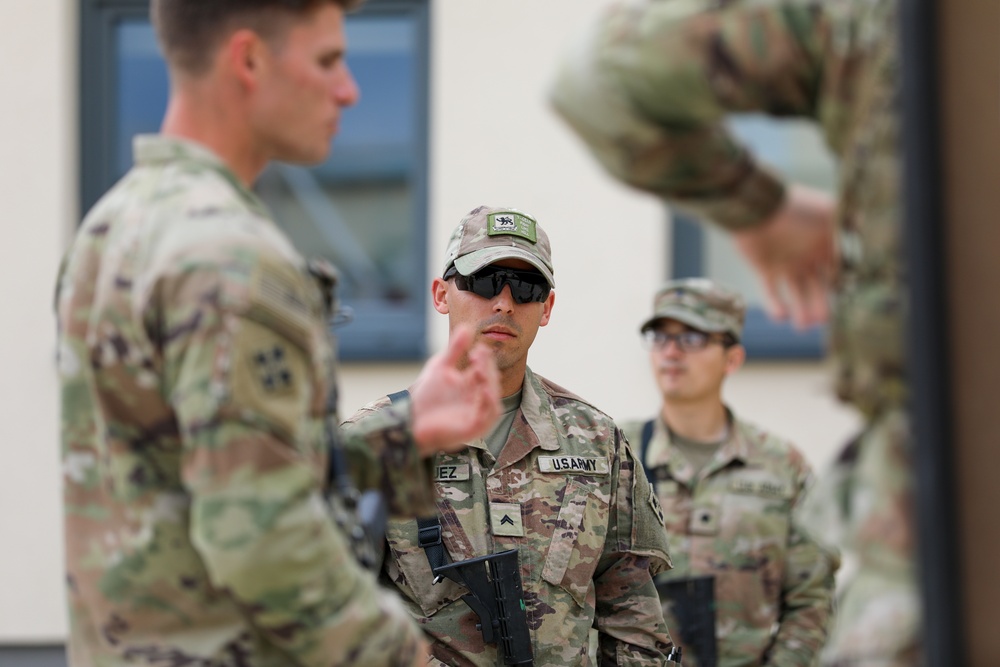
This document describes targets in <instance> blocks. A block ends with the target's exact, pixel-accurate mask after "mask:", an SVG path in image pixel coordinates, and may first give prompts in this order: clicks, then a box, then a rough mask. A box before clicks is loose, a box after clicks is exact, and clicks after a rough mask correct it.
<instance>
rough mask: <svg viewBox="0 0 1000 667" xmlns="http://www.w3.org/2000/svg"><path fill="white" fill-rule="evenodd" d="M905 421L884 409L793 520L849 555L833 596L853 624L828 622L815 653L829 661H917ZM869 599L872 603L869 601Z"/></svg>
mask: <svg viewBox="0 0 1000 667" xmlns="http://www.w3.org/2000/svg"><path fill="white" fill-rule="evenodd" d="M909 441H910V434H909V426H908V419H907V415H906V413H905V411H903V410H902V409H896V410H890V411H886V412H885V413H883V414H880V415H879V416H878V417H877V418H876V419H874V420H873V421H872V422H871V423H870V424H869V425H868V427H867V428H866V429H865V431H864V432H863V433H862V434H861V435H860V436H859V437H858V438H857V439H856V440H855V441H854V442H852V443H851V444H850V445H849V446H848V447H847V448H846V449H845V450H844V452H843V453H842V454H841V456H840V458H839V460H838V461H837V462H836V464H835V465H834V466H833V469H832V470H831V472H830V473H829V474H827V475H824V476H823V478H822V479H821V480H820V481H819V483H818V485H817V487H815V488H814V490H813V491H812V492H810V493H809V494H807V495H806V497H805V499H804V501H803V502H802V505H801V507H800V509H799V511H798V516H797V518H798V519H799V521H800V523H801V525H804V526H816V527H818V528H819V530H817V531H815V532H816V536H817V537H821V538H822V539H823V540H825V541H827V542H830V543H833V542H836V543H838V544H841V545H843V546H844V547H845V548H847V549H849V550H850V551H851V552H852V553H854V554H855V559H856V561H857V562H856V563H855V566H856V567H857V574H856V576H855V577H854V579H853V581H852V582H851V584H850V586H849V587H848V588H847V590H846V591H845V592H844V594H843V595H842V596H841V599H840V601H839V607H838V614H841V615H843V616H845V617H847V618H850V619H854V622H852V623H849V624H845V623H841V624H837V625H835V626H834V627H835V629H836V632H834V633H833V634H832V635H831V637H830V639H829V641H828V643H827V646H826V648H825V649H824V651H823V658H824V659H823V664H825V665H832V666H833V667H909V666H911V665H922V664H923V663H922V662H921V660H920V653H919V651H918V645H917V644H916V642H914V639H913V638H914V637H916V636H917V635H918V633H919V632H920V631H921V627H920V622H921V620H920V596H919V594H918V592H917V590H916V589H915V587H914V586H913V585H912V580H913V578H914V577H915V573H914V571H913V562H912V560H911V559H910V558H909V557H908V554H910V553H911V552H912V551H913V549H914V548H915V545H914V544H913V540H914V539H915V536H914V535H913V531H912V530H910V528H909V525H910V521H911V520H912V516H913V508H912V506H911V505H910V502H909V498H910V497H911V495H912V492H913V489H912V485H913V478H912V476H911V475H910V474H909V473H908V471H909V469H910V459H909V456H910V451H909V446H908V443H909ZM873 601H874V602H873Z"/></svg>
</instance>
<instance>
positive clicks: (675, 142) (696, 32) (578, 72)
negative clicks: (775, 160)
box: [550, 0, 842, 229]
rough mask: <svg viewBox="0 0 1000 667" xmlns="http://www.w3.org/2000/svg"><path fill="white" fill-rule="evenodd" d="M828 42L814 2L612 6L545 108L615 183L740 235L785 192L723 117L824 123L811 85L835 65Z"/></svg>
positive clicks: (823, 17) (706, 0)
mask: <svg viewBox="0 0 1000 667" xmlns="http://www.w3.org/2000/svg"><path fill="white" fill-rule="evenodd" d="M841 4H842V3H841ZM720 6H721V7H722V8H721V9H720ZM831 32H832V30H831V26H830V20H829V18H828V16H827V14H826V13H825V11H824V9H823V7H822V5H821V4H820V3H815V2H802V1H799V2H796V1H795V0H773V1H767V0H765V1H763V2H739V1H735V2H727V3H719V2H717V1H716V0H692V1H690V2H680V1H666V0H659V1H649V0H647V1H645V2H641V1H640V2H628V3H625V2H621V3H619V4H616V5H614V6H612V7H611V8H609V10H608V11H607V14H606V15H605V16H604V17H602V20H601V21H599V22H598V23H597V24H595V26H594V28H593V30H592V31H591V32H590V33H589V34H587V35H586V36H585V37H584V39H583V40H581V41H580V42H579V43H578V44H576V45H575V48H573V49H572V50H571V51H570V52H569V53H568V54H567V57H566V58H565V60H564V62H563V63H562V64H561V67H560V69H559V72H558V74H557V77H556V80H555V82H554V85H553V87H552V89H551V92H550V98H551V102H552V104H553V106H554V108H555V110H556V111H557V113H558V114H560V115H561V116H562V117H563V118H564V119H565V120H566V121H567V122H568V123H569V125H570V126H571V127H572V128H573V129H574V130H575V131H576V132H577V133H578V134H579V135H580V136H581V137H582V138H583V139H584V141H585V142H586V143H587V144H588V146H589V148H590V149H591V150H592V152H593V153H594V154H595V156H596V157H597V159H598V160H599V161H600V162H601V164H602V165H603V166H604V167H605V168H606V169H607V170H608V171H609V172H611V174H612V175H614V176H615V177H617V178H619V179H620V180H622V181H625V182H626V183H629V184H630V185H632V186H634V187H637V188H640V189H642V190H645V191H648V192H651V193H653V194H656V195H659V196H661V197H663V198H665V199H667V200H669V201H670V203H672V204H676V205H678V206H681V207H683V208H688V209H690V210H691V211H693V212H694V213H696V214H698V215H701V216H704V217H706V218H708V219H710V220H713V221H715V222H716V223H718V224H720V225H722V226H723V227H726V228H730V229H737V228H745V227H750V226H753V225H755V224H758V223H760V222H762V221H763V220H765V219H766V218H767V217H768V216H769V215H770V214H771V213H773V212H774V210H775V209H776V208H777V207H778V205H779V204H780V203H781V200H782V198H783V196H784V185H783V184H782V183H781V182H780V181H779V180H778V179H777V178H776V177H775V176H774V175H773V174H772V173H771V172H769V171H768V170H767V169H766V168H764V167H763V166H761V165H760V164H758V163H757V162H756V161H755V159H754V158H753V156H752V155H750V154H749V153H748V151H747V150H746V149H745V148H744V147H743V146H742V145H741V144H740V143H738V142H737V141H736V139H735V138H734V137H733V136H732V135H731V134H730V133H729V132H728V131H727V130H726V128H725V125H724V122H723V121H724V117H725V115H726V114H727V113H729V112H736V111H763V112H769V113H772V114H778V115H799V116H806V117H812V118H816V117H817V115H818V114H820V113H825V109H824V110H821V108H820V107H821V105H820V103H819V100H820V99H821V95H820V87H821V82H822V81H823V78H824V76H827V77H833V75H834V73H835V72H834V70H837V69H838V68H837V65H836V63H838V62H839V61H837V60H836V59H830V58H828V57H827V56H828V54H827V48H826V45H827V43H828V42H829V40H830V35H831ZM831 85H832V84H831Z"/></svg>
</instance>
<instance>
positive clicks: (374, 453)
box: [341, 398, 437, 518]
mask: <svg viewBox="0 0 1000 667" xmlns="http://www.w3.org/2000/svg"><path fill="white" fill-rule="evenodd" d="M409 415H410V401H409V399H408V398H407V399H404V400H402V401H401V402H400V403H398V404H392V403H390V402H389V399H388V398H382V399H380V400H378V401H375V402H373V403H370V404H368V405H366V406H365V407H363V408H361V409H360V410H358V411H357V412H356V413H354V414H353V415H351V416H350V417H349V418H348V419H346V420H345V421H344V423H343V424H341V433H342V435H343V440H344V446H345V449H346V451H347V456H348V463H349V464H350V467H351V470H352V474H354V478H355V482H356V483H357V484H358V486H359V488H362V489H380V490H381V491H382V496H383V497H384V498H385V499H386V501H387V502H388V505H389V513H390V514H391V515H392V516H393V517H395V518H413V517H420V516H432V515H434V514H435V513H436V512H437V505H436V504H435V499H434V484H433V482H432V475H431V472H430V471H431V460H430V459H422V458H421V457H420V454H419V452H418V451H417V448H416V447H415V446H414V444H413V440H412V437H411V436H410V434H409V432H408V431H407V434H406V435H407V437H406V439H405V441H404V440H403V439H401V438H399V437H394V434H395V433H398V431H396V430H394V429H391V428H387V427H389V426H391V425H392V424H395V423H409ZM354 471H356V472H354Z"/></svg>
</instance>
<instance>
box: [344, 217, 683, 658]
mask: <svg viewBox="0 0 1000 667" xmlns="http://www.w3.org/2000/svg"><path fill="white" fill-rule="evenodd" d="M554 286H555V279H554V277H553V267H552V249H551V246H550V245H549V238H548V235H546V233H545V231H544V230H543V229H542V228H541V226H539V225H538V224H537V223H536V221H535V220H534V219H533V218H531V217H530V216H528V215H526V214H524V213H522V212H520V211H516V210H513V209H505V208H490V207H485V206H481V207H479V208H476V209H474V210H472V211H470V212H469V213H468V214H467V215H466V216H465V218H463V219H462V221H461V223H459V225H458V227H456V228H455V230H454V232H453V233H452V235H451V239H450V240H449V242H448V249H447V251H446V253H445V266H444V267H443V271H442V277H440V278H435V279H434V281H433V284H432V286H431V294H432V297H433V302H434V308H435V309H436V310H437V311H438V312H439V313H441V314H446V315H448V321H449V325H450V331H451V335H452V336H453V335H454V334H455V332H456V331H458V329H459V328H460V327H463V326H472V327H473V328H474V329H475V331H476V336H477V338H478V339H479V340H481V341H483V342H484V343H486V344H487V345H489V347H490V348H491V349H492V351H493V353H494V354H495V356H496V360H497V366H498V367H499V369H500V385H501V394H502V396H503V397H504V398H503V416H502V417H501V419H500V420H499V421H498V422H497V423H496V424H495V425H494V427H493V429H492V431H491V432H490V433H489V434H488V435H487V436H486V437H485V438H480V439H470V440H469V441H468V447H467V448H466V449H464V450H462V451H458V452H455V453H451V454H442V455H439V456H438V457H437V458H436V459H435V461H434V463H435V471H436V472H435V481H436V485H437V492H438V494H437V497H438V506H437V512H436V514H437V515H438V517H439V519H438V521H437V522H435V523H436V524H437V526H436V527H437V531H438V532H437V536H438V539H437V540H427V541H424V544H427V542H435V541H436V542H437V543H438V544H440V543H441V542H443V547H441V548H442V552H443V553H441V554H440V557H441V558H444V557H447V558H448V559H449V560H450V561H451V562H459V561H463V560H468V559H471V558H476V557H482V556H486V555H488V554H496V553H500V552H502V551H505V550H510V549H517V550H518V559H519V566H520V573H521V578H522V582H523V589H524V604H525V607H526V615H527V625H528V627H529V628H530V642H531V648H532V651H533V658H534V663H533V664H534V665H535V666H536V667H562V666H564V665H588V664H618V665H662V664H664V660H665V656H666V653H667V651H668V650H669V648H670V646H671V641H670V635H669V633H668V631H667V627H666V625H665V624H664V622H663V615H662V613H661V611H660V604H659V599H658V598H657V594H656V589H655V588H654V586H653V575H654V574H656V573H657V572H660V571H662V570H665V569H668V568H669V567H670V560H669V557H668V556H667V551H666V546H667V536H666V534H665V533H664V531H663V525H662V514H661V513H660V510H659V505H658V503H657V502H656V498H655V496H654V495H653V494H652V492H651V488H650V485H649V483H648V481H647V480H646V478H645V476H643V475H642V473H641V466H639V465H637V463H636V459H635V458H634V455H633V453H632V451H631V450H630V449H629V447H628V443H626V442H625V440H624V439H623V438H622V437H621V432H620V431H619V430H618V427H617V426H616V425H615V423H614V422H613V421H612V420H611V419H610V418H609V417H608V416H607V415H606V414H604V413H603V412H601V411H600V410H598V409H597V408H595V407H594V406H592V405H591V404H589V403H588V402H586V401H584V400H583V399H581V398H580V397H578V396H576V395H574V394H572V393H570V392H568V391H567V390H565V389H563V388H562V387H559V386H557V385H555V384H553V383H552V382H550V381H549V380H547V379H545V378H543V377H541V376H539V375H536V374H535V373H534V372H532V370H531V369H530V368H529V367H528V365H527V360H528V350H529V348H530V347H531V344H532V342H534V339H535V335H536V334H537V333H538V328H539V327H542V326H545V325H546V324H548V322H549V318H550V317H551V314H552V307H553V304H554V303H555V294H554V293H553V292H552V291H551V290H552V288H553V287H554ZM391 401H392V398H391V397H385V398H382V399H379V400H377V401H375V402H373V403H370V404H369V405H367V406H365V407H364V408H362V409H361V410H360V411H359V412H358V413H357V414H355V415H354V416H353V417H351V418H350V419H349V420H348V422H347V423H346V424H345V430H346V432H348V433H350V432H351V430H352V429H355V428H362V429H365V428H367V424H368V422H370V421H371V420H378V419H380V418H381V415H382V414H383V413H384V412H385V411H386V410H389V409H391V407H392V402H391ZM418 525H419V529H418ZM424 526H425V523H424V522H423V521H421V522H419V524H418V522H417V521H412V520H410V521H404V520H398V521H391V522H390V526H389V529H388V531H387V535H388V538H389V546H390V553H388V554H387V557H386V563H385V568H384V574H385V577H386V578H387V579H389V580H391V581H392V582H393V583H395V584H396V586H398V587H399V590H400V592H401V593H402V595H403V598H404V600H405V601H406V603H407V606H408V608H409V609H410V613H411V614H413V616H414V617H415V618H416V619H417V620H418V621H419V623H420V627H422V628H423V629H424V631H425V632H426V633H427V634H428V635H429V637H430V639H431V641H432V644H431V652H432V654H433V656H434V658H436V660H437V661H440V662H439V663H437V662H436V663H435V664H447V665H481V666H484V667H485V666H487V665H490V666H492V665H498V664H501V663H500V661H499V658H498V652H497V647H496V646H493V645H491V644H485V643H484V641H483V638H482V636H481V635H480V632H479V631H478V630H477V629H476V623H477V619H476V615H475V614H473V613H472V611H471V610H470V609H469V607H468V606H466V604H465V602H463V601H462V600H460V599H459V597H460V596H461V595H462V594H463V593H464V592H465V589H464V588H461V587H459V586H458V585H457V584H455V583H453V582H452V581H450V580H443V581H440V582H439V583H436V584H434V583H432V582H433V581H434V574H433V573H432V567H431V561H435V560H437V559H438V558H439V557H438V556H436V555H434V553H433V552H432V550H431V549H432V548H433V546H434V545H433V544H430V545H427V546H426V547H422V546H421V541H422V538H421V537H420V534H421V533H422V532H424V530H425V528H424ZM446 562H447V561H446ZM588 656H589V657H588Z"/></svg>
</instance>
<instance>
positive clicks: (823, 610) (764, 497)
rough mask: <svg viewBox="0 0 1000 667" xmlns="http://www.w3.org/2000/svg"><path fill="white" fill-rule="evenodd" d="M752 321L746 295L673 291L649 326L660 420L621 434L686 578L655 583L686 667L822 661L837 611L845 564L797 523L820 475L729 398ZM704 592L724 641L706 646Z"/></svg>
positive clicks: (707, 286)
mask: <svg viewBox="0 0 1000 667" xmlns="http://www.w3.org/2000/svg"><path fill="white" fill-rule="evenodd" d="M744 315H745V306H744V303H743V299H742V298H741V297H740V295H738V294H736V293H734V292H731V291H729V290H726V289H724V288H722V287H720V286H718V285H716V284H714V283H712V282H711V281H709V280H706V279H685V280H676V281H672V282H669V283H667V285H665V286H664V287H663V288H662V289H661V290H660V291H659V292H658V293H657V294H656V296H655V298H654V301H653V314H652V316H650V318H649V319H647V320H646V321H645V322H644V323H643V325H642V327H641V331H642V334H643V336H644V337H645V340H646V341H647V343H648V344H649V350H650V351H649V355H650V365H651V366H652V370H653V375H654V377H655V379H656V383H657V385H658V387H659V390H660V394H661V396H662V404H661V408H660V412H659V414H658V415H656V417H654V418H653V419H651V420H649V421H646V422H642V421H639V422H633V423H629V424H625V425H624V426H623V431H624V432H625V434H626V435H627V436H628V439H629V441H630V442H631V443H633V446H634V447H635V448H636V449H637V450H639V451H640V452H641V457H642V460H643V463H644V465H645V468H646V473H647V475H648V476H649V478H650V480H651V481H652V482H653V485H654V488H655V490H656V494H657V496H658V497H659V500H660V504H661V505H662V506H663V512H664V516H665V525H666V529H667V534H668V536H669V539H670V555H671V557H672V558H673V564H674V568H673V569H672V570H671V571H670V572H666V573H664V574H661V575H659V577H658V580H657V586H658V588H659V590H660V592H661V596H662V598H663V609H664V617H665V618H666V620H667V624H668V625H669V627H670V629H671V632H672V633H673V635H674V639H675V640H676V641H677V642H679V643H680V644H681V645H682V646H683V648H684V664H685V667H689V666H691V665H697V666H698V667H705V666H706V665H714V664H716V663H715V661H714V660H713V659H712V658H711V657H710V656H709V655H705V654H710V653H712V652H716V653H717V659H718V662H717V664H718V665H720V666H721V667H736V666H737V665H740V666H747V667H750V666H757V665H775V666H777V665H787V666H789V667H791V666H792V665H809V664H812V663H813V660H814V658H815V657H816V655H817V654H818V652H819V650H820V649H821V648H822V646H823V643H824V640H825V639H826V633H827V622H828V620H829V619H830V614H831V595H832V591H833V583H834V582H833V574H834V572H835V570H836V567H837V558H836V556H835V555H833V554H829V553H826V552H824V551H822V550H821V549H820V548H819V547H818V546H817V544H816V543H815V542H813V541H812V540H811V539H810V538H809V537H807V536H806V535H804V534H803V533H802V532H800V531H799V530H797V529H796V528H795V527H793V525H792V520H791V512H792V508H793V507H794V506H795V504H796V502H797V501H798V499H799V497H800V495H801V494H802V492H803V490H804V489H805V488H806V486H807V485H808V483H809V482H810V479H811V477H812V473H811V471H810V468H809V465H808V464H807V463H806V461H805V459H804V458H803V456H802V454H801V453H800V452H799V451H798V450H797V449H796V448H795V447H793V446H792V445H791V444H789V443H788V442H785V441H784V440H782V439H780V438H778V437H776V436H774V435H772V434H770V433H766V432H764V431H762V430H761V429H759V428H757V427H755V426H753V425H751V424H749V423H747V422H745V421H743V420H741V419H738V418H736V417H735V416H734V415H733V412H732V411H731V410H730V409H729V408H728V407H727V406H726V405H725V403H723V400H722V386H723V383H724V382H725V379H726V377H728V376H729V375H730V374H732V373H735V372H736V371H737V370H739V368H740V366H742V365H743V361H744V359H745V358H746V351H745V350H744V348H743V346H742V345H740V335H741V334H742V330H743V319H744ZM705 584H707V587H708V589H714V609H715V638H716V640H717V642H716V645H715V646H711V642H710V640H709V644H708V648H707V649H706V648H704V646H705V644H704V643H702V642H701V641H699V640H704V637H696V636H693V635H694V634H696V633H697V632H699V631H698V630H697V628H694V631H692V626H694V625H695V621H696V619H697V618H698V614H701V613H703V612H704V611H705V608H706V607H710V606H712V605H708V604H706V600H705V599H704V597H703V596H701V599H700V600H699V599H698V597H699V595H694V594H693V592H694V591H696V590H703V585H705ZM695 585H696V586H695ZM692 605H695V606H697V607H698V608H695V609H691V608H687V607H690V606H692ZM702 618H703V617H702ZM709 618H710V617H709ZM710 623H711V621H709V622H708V623H707V624H702V626H701V631H700V632H704V628H705V626H706V625H708V626H709V628H710ZM710 634H711V633H709V636H710ZM699 647H702V648H701V654H699V651H698V649H699Z"/></svg>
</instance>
